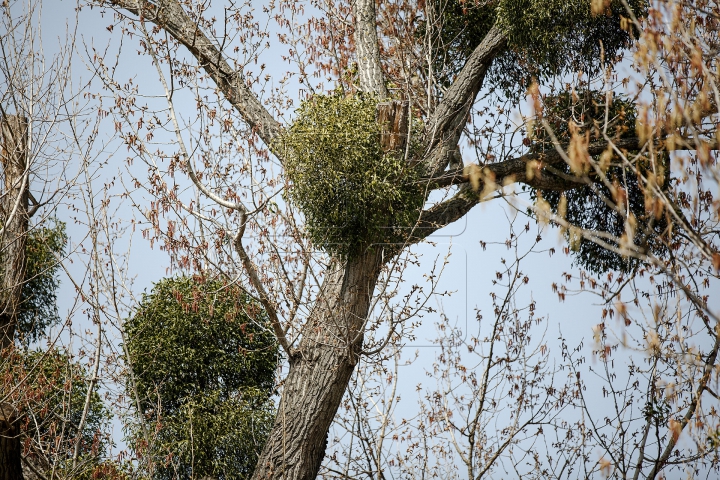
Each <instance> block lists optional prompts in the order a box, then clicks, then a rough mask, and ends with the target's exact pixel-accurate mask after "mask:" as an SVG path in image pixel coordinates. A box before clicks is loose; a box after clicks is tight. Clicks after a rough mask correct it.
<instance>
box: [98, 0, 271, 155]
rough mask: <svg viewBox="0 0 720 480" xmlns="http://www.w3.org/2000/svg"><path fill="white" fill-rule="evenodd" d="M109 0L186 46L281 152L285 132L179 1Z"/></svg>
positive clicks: (237, 108)
mask: <svg viewBox="0 0 720 480" xmlns="http://www.w3.org/2000/svg"><path fill="white" fill-rule="evenodd" d="M108 2H109V3H110V4H111V5H113V6H115V7H118V8H122V9H124V10H127V11H128V12H130V13H132V14H134V15H137V16H138V17H140V18H141V19H142V20H145V21H149V22H152V23H154V24H155V25H157V26H158V27H161V28H163V29H164V30H165V31H167V32H168V33H169V34H170V35H172V37H173V38H174V39H175V40H177V41H178V42H180V43H181V44H182V45H184V46H185V47H186V48H187V49H188V50H189V51H190V53H192V54H193V56H194V57H195V58H196V59H197V61H198V63H199V64H200V66H201V67H202V68H203V69H204V70H205V71H206V72H207V73H208V75H210V77H211V78H212V79H213V81H214V82H215V84H216V85H217V86H218V88H219V89H220V90H221V91H222V93H223V95H224V96H225V98H226V99H227V101H228V102H230V103H231V104H232V106H233V107H235V109H236V110H237V111H238V112H239V113H240V115H241V116H242V117H243V119H244V120H245V121H246V122H247V123H248V124H249V125H250V127H251V128H252V129H253V131H255V132H256V133H257V134H258V135H259V136H260V138H261V139H262V141H263V142H265V144H266V145H267V146H268V147H269V148H270V149H271V150H273V153H275V154H276V155H277V153H278V152H275V151H274V149H273V141H274V140H275V139H276V138H277V137H278V135H279V134H280V133H281V132H282V126H281V125H280V123H278V122H277V121H276V120H275V119H274V118H273V116H272V115H270V112H268V111H267V109H266V108H265V107H264V106H263V105H262V103H261V102H260V100H259V99H258V97H257V96H256V95H255V93H254V92H253V91H252V90H250V88H248V87H247V86H246V85H245V78H244V77H243V75H242V73H241V72H238V71H236V70H234V69H233V68H232V67H230V65H229V64H228V62H227V61H226V60H225V58H224V56H223V53H222V51H221V50H220V48H219V46H218V45H217V44H216V43H215V42H213V41H212V40H210V39H209V38H208V37H207V36H206V35H205V34H204V33H203V32H202V30H200V27H198V25H197V24H196V23H195V22H194V21H193V20H192V19H191V18H190V17H189V16H188V15H187V13H185V11H184V10H183V8H182V6H180V4H179V2H178V1H177V0H158V1H157V2H156V3H151V2H149V1H146V0H108ZM278 158H281V157H278Z"/></svg>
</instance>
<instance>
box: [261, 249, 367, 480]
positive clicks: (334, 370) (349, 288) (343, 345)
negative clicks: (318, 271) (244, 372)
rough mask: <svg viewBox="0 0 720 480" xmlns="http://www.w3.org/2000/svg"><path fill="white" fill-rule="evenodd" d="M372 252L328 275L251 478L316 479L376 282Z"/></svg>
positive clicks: (333, 268) (337, 264)
mask: <svg viewBox="0 0 720 480" xmlns="http://www.w3.org/2000/svg"><path fill="white" fill-rule="evenodd" d="M380 259H381V249H380V248H375V249H373V250H370V251H368V252H366V253H365V254H363V255H361V256H359V257H358V258H356V259H353V260H350V261H348V262H345V263H341V262H334V263H333V266H331V268H330V269H329V270H328V272H326V276H325V279H324V282H323V286H322V289H321V293H320V295H319V296H318V299H317V301H316V303H315V305H314V307H313V310H312V312H311V315H310V319H309V321H308V324H307V325H306V326H305V328H304V330H303V337H302V339H301V341H300V345H299V348H298V350H297V354H296V355H295V357H294V358H292V359H291V360H290V371H289V373H288V375H287V378H286V379H285V381H284V384H283V394H282V400H281V401H280V406H279V408H278V413H277V417H276V419H275V424H274V426H273V429H272V431H271V433H270V436H269V438H268V441H267V444H266V445H265V448H264V450H263V452H262V455H261V456H260V459H259V461H258V464H257V467H256V468H255V472H254V474H253V477H252V478H253V479H255V480H260V479H267V478H278V479H280V478H282V479H287V480H291V479H293V480H300V479H302V480H306V479H308V480H309V479H313V478H315V477H316V476H317V473H318V470H319V469H320V464H321V462H322V460H323V457H324V456H325V448H326V446H327V435H328V430H329V428H330V424H331V423H332V421H333V418H334V417H335V413H336V412H337V409H338V408H339V406H340V402H341V400H342V398H343V395H344V394H345V390H346V388H347V385H348V382H349V381H350V376H351V375H352V372H353V369H354V368H355V364H356V363H357V359H358V355H359V353H360V349H361V348H362V342H363V329H364V325H365V319H366V318H367V315H368V309H369V307H370V300H371V298H372V294H373V290H374V289H375V284H376V282H377V279H378V275H379V272H380V265H381V260H380Z"/></svg>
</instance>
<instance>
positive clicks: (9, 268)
mask: <svg viewBox="0 0 720 480" xmlns="http://www.w3.org/2000/svg"><path fill="white" fill-rule="evenodd" d="M1 128H2V155H1V156H0V160H1V161H2V166H3V174H4V176H5V191H4V192H3V195H2V201H0V208H1V209H2V210H0V222H2V225H1V227H2V233H1V234H0V272H2V279H0V350H4V349H5V348H7V347H9V346H10V345H12V344H13V343H14V340H15V326H16V323H17V315H18V310H19V308H20V298H21V293H22V284H23V280H24V279H25V239H26V236H27V230H28V175H27V172H26V170H27V135H28V122H27V119H26V118H25V117H22V116H19V115H9V116H7V117H5V118H4V119H3V120H2V127H1Z"/></svg>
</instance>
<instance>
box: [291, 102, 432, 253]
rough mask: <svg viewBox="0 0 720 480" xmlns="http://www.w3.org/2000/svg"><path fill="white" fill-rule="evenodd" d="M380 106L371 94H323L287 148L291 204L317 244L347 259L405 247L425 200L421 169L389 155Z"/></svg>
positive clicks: (306, 105)
mask: <svg viewBox="0 0 720 480" xmlns="http://www.w3.org/2000/svg"><path fill="white" fill-rule="evenodd" d="M377 104H378V101H377V99H375V98H374V97H370V96H365V95H357V96H345V95H343V94H342V93H339V92H338V93H335V94H332V95H315V96H314V97H312V98H311V99H309V100H307V101H305V102H303V104H302V105H301V106H300V108H299V110H298V111H297V119H296V120H295V122H294V123H293V125H292V126H291V127H290V128H289V129H288V131H287V133H286V134H285V135H284V136H283V138H282V141H281V148H282V149H283V151H284V152H285V160H286V172H287V176H288V179H289V180H290V182H291V186H290V189H289V196H290V199H291V200H292V201H293V202H294V203H295V204H296V205H298V206H299V208H300V210H301V211H302V212H303V214H304V215H305V220H306V227H307V230H308V233H309V235H310V238H311V239H312V241H313V243H314V244H315V245H316V246H317V247H319V248H321V249H323V250H325V251H327V252H329V253H331V254H333V255H338V256H340V257H351V256H353V255H356V254H357V253H359V252H361V251H362V250H363V249H364V248H367V247H368V246H370V245H371V244H373V243H388V242H397V241H402V238H403V237H402V229H403V228H404V227H410V226H412V225H413V223H414V222H415V220H416V219H417V217H418V214H419V210H420V207H421V206H422V203H423V200H424V197H423V191H422V189H421V188H419V186H418V183H417V180H418V179H419V177H420V172H419V171H418V168H413V167H410V166H408V164H407V162H405V160H404V155H403V154H404V152H387V153H386V152H383V151H382V148H381V146H380V132H381V125H379V124H378V122H377V120H376V110H377Z"/></svg>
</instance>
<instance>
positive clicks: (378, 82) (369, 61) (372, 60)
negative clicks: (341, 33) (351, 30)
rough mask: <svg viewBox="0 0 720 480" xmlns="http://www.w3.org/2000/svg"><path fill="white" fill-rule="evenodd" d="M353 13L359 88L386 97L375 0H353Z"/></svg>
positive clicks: (382, 97)
mask: <svg viewBox="0 0 720 480" xmlns="http://www.w3.org/2000/svg"><path fill="white" fill-rule="evenodd" d="M353 15H354V16H355V23H354V27H355V52H356V55H357V61H358V73H359V75H360V89H361V90H362V91H364V92H368V93H375V94H377V95H378V96H379V97H380V98H381V99H384V98H387V96H388V91H387V88H385V79H384V78H383V72H382V66H381V65H380V49H379V46H378V35H377V25H376V22H375V0H355V1H354V2H353Z"/></svg>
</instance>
